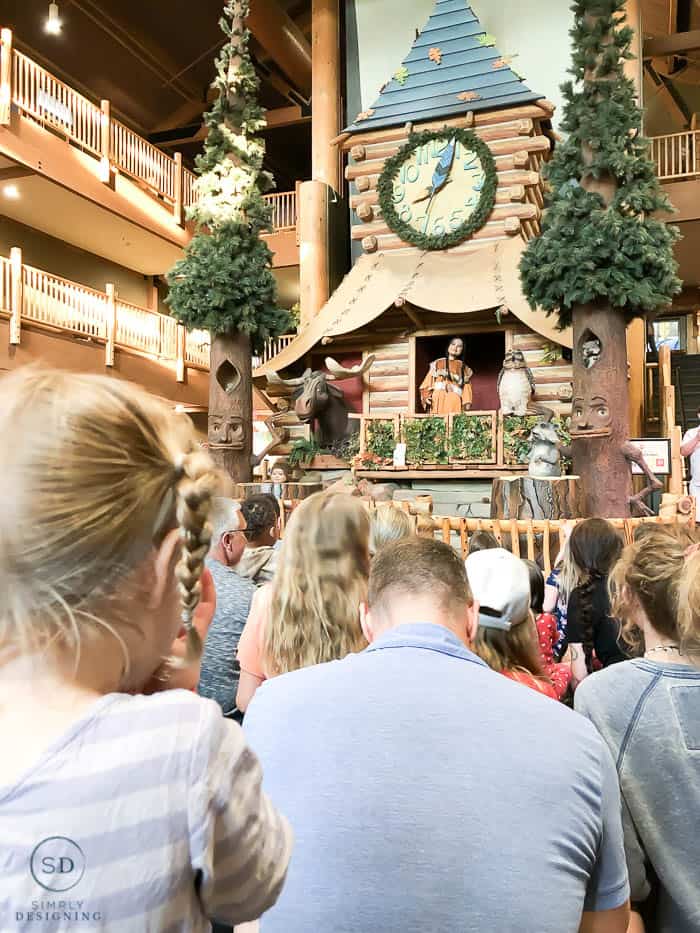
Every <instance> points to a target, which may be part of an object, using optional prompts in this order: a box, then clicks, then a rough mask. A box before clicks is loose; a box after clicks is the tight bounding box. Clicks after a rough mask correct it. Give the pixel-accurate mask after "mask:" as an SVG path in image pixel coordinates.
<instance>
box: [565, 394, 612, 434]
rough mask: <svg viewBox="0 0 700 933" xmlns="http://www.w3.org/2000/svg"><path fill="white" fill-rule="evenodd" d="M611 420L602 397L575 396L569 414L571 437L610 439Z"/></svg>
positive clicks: (608, 408) (608, 409) (610, 413)
mask: <svg viewBox="0 0 700 933" xmlns="http://www.w3.org/2000/svg"><path fill="white" fill-rule="evenodd" d="M612 420H613V416H612V412H611V410H610V406H609V404H608V401H607V399H606V398H604V397H603V396H602V395H599V394H597V393H596V394H594V395H591V396H590V397H588V396H586V397H583V396H577V397H576V398H575V399H574V404H573V409H572V413H571V436H572V437H610V435H611V434H612Z"/></svg>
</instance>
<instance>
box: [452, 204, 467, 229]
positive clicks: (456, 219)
mask: <svg viewBox="0 0 700 933" xmlns="http://www.w3.org/2000/svg"><path fill="white" fill-rule="evenodd" d="M463 223H464V218H463V217H462V211H461V210H460V209H457V210H456V211H452V213H451V214H450V230H452V232H453V233H454V231H455V230H457V229H459V227H461V226H462V224H463Z"/></svg>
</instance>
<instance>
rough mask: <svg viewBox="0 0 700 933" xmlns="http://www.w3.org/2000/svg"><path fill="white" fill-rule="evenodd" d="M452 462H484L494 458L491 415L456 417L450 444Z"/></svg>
mask: <svg viewBox="0 0 700 933" xmlns="http://www.w3.org/2000/svg"><path fill="white" fill-rule="evenodd" d="M449 452H450V458H451V459H452V460H469V461H482V462H484V463H487V462H488V461H489V460H492V459H493V457H494V453H495V451H494V449H493V418H492V416H491V415H470V414H469V413H464V414H461V415H455V417H454V418H453V420H452V433H451V435H450V444H449Z"/></svg>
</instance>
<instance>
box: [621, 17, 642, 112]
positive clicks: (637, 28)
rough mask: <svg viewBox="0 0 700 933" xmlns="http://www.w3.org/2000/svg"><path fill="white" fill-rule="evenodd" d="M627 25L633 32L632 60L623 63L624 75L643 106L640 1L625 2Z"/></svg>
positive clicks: (638, 101)
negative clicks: (629, 80)
mask: <svg viewBox="0 0 700 933" xmlns="http://www.w3.org/2000/svg"><path fill="white" fill-rule="evenodd" d="M625 15H626V17H627V25H628V26H629V27H630V29H633V30H634V38H633V39H632V46H631V49H630V51H631V52H632V54H633V55H634V59H630V60H629V61H626V62H625V75H626V76H627V77H628V78H630V79H631V80H632V81H633V82H634V86H635V88H636V91H637V103H638V104H639V106H640V107H641V106H643V102H642V91H643V88H644V82H643V66H644V62H643V58H642V4H641V2H640V0H627V2H626V4H625Z"/></svg>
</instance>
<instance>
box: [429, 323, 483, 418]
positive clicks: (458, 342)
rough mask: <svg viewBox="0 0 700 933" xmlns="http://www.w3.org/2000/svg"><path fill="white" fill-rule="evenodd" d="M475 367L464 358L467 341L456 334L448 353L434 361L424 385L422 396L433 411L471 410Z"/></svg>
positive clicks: (435, 413) (432, 412)
mask: <svg viewBox="0 0 700 933" xmlns="http://www.w3.org/2000/svg"><path fill="white" fill-rule="evenodd" d="M473 375H474V373H473V371H472V370H471V369H470V368H469V367H468V366H467V364H466V363H465V362H464V341H463V340H462V338H461V337H453V338H452V340H450V343H449V346H448V348H447V356H446V357H444V356H443V357H441V358H440V359H439V360H434V361H433V362H432V363H431V364H430V369H429V370H428V375H427V376H426V377H425V379H424V380H423V382H422V383H421V387H420V400H421V404H422V406H423V408H424V410H425V411H428V412H430V414H431V415H447V414H449V413H450V412H460V411H468V410H469V409H470V408H471V407H472V387H471V385H470V381H471V378H472V376H473Z"/></svg>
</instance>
